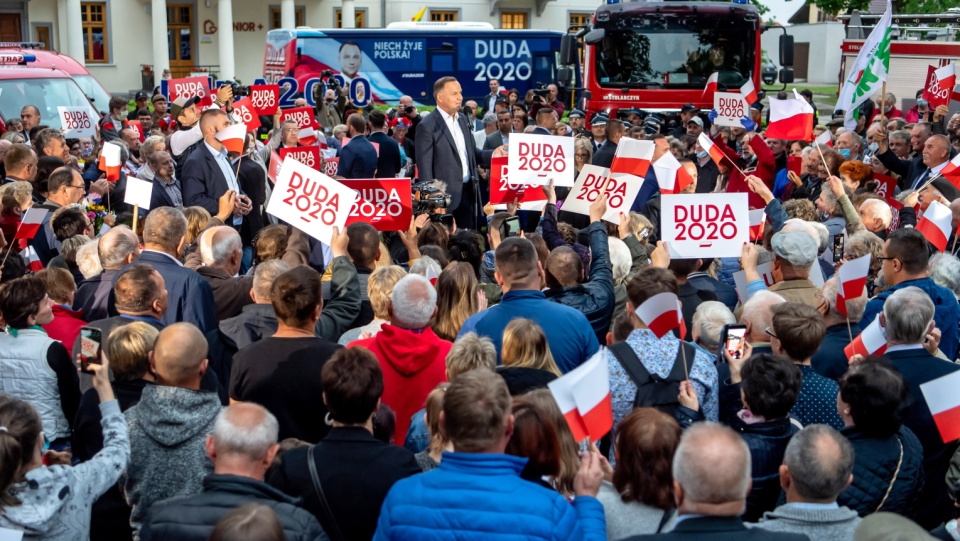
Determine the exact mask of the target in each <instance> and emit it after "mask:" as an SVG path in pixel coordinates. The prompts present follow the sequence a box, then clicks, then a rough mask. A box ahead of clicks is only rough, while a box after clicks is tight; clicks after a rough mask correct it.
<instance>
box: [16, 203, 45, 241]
mask: <svg viewBox="0 0 960 541" xmlns="http://www.w3.org/2000/svg"><path fill="white" fill-rule="evenodd" d="M48 212H50V211H48V210H47V209H41V208H37V207H31V208H29V209H27V212H25V213H24V215H23V218H21V219H20V225H19V226H18V227H17V234H16V235H14V237H13V238H14V239H32V238H33V237H34V236H36V234H37V231H39V230H40V226H41V225H43V218H44V217H45V216H46V215H47V213H48Z"/></svg>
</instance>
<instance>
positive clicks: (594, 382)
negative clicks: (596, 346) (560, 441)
mask: <svg viewBox="0 0 960 541" xmlns="http://www.w3.org/2000/svg"><path fill="white" fill-rule="evenodd" d="M547 387H548V388H549V389H550V393H551V394H552V395H553V399H554V400H556V401H557V406H559V407H560V411H561V412H562V413H563V418H564V419H565V420H566V421H567V424H568V425H569V426H570V431H571V432H573V437H574V439H575V440H577V441H578V442H579V441H583V440H584V439H585V438H590V439H591V440H593V441H598V440H599V439H600V438H602V437H603V436H605V435H606V434H607V433H608V432H610V430H611V429H612V428H613V407H612V404H611V402H610V375H609V373H608V372H607V360H606V358H605V356H604V354H603V350H600V351H598V352H597V353H595V354H594V355H593V357H590V359H589V360H587V362H585V363H583V364H582V365H580V366H578V367H577V368H575V369H573V370H571V371H570V372H568V373H566V374H564V375H563V376H562V377H560V378H559V379H555V380H553V381H551V382H550V383H548V384H547Z"/></svg>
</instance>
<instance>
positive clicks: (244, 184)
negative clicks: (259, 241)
mask: <svg viewBox="0 0 960 541" xmlns="http://www.w3.org/2000/svg"><path fill="white" fill-rule="evenodd" d="M237 184H238V185H239V186H240V191H241V192H243V194H244V195H246V196H247V197H249V198H250V206H251V207H252V208H251V210H250V213H249V214H247V215H246V216H244V217H243V223H241V224H240V239H241V240H242V241H243V245H244V246H251V245H252V244H253V239H254V237H256V236H257V233H259V232H260V230H261V229H263V228H264V226H266V225H268V222H267V219H266V216H265V213H266V203H267V173H266V171H264V170H263V167H262V166H261V165H260V163H259V162H257V161H255V160H252V159H249V158H245V159H241V160H240V172H239V174H238V175H237ZM228 225H229V224H228Z"/></svg>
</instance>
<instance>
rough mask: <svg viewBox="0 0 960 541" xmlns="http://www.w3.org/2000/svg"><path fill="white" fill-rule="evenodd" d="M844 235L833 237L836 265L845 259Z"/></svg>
mask: <svg viewBox="0 0 960 541" xmlns="http://www.w3.org/2000/svg"><path fill="white" fill-rule="evenodd" d="M843 243H844V236H843V235H834V236H833V261H834V263H836V262H837V261H840V260H841V259H843Z"/></svg>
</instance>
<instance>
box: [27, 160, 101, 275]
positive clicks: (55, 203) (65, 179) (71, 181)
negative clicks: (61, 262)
mask: <svg viewBox="0 0 960 541" xmlns="http://www.w3.org/2000/svg"><path fill="white" fill-rule="evenodd" d="M47 187H48V190H49V193H48V194H47V200H46V201H44V202H43V203H41V204H39V205H35V207H36V208H41V209H45V210H47V213H46V214H45V215H44V216H43V221H42V223H41V224H40V230H39V231H37V233H36V234H35V235H34V236H33V238H32V239H30V240H29V242H28V243H29V244H30V246H32V247H33V249H34V250H35V251H36V252H37V257H38V258H39V259H40V262H41V263H43V265H44V266H46V265H47V263H49V262H50V260H51V259H53V258H54V257H56V256H57V255H58V254H59V253H60V241H59V240H57V237H56V235H54V234H53V227H52V226H51V225H50V219H51V218H53V213H54V212H56V211H57V209H59V208H60V207H66V206H70V205H74V204H77V203H79V202H80V201H83V197H84V196H85V195H87V191H86V189H85V188H84V183H83V178H82V177H81V176H80V172H79V171H77V170H76V169H74V168H72V167H60V168H57V169H55V170H54V171H53V172H52V173H50V177H49V178H47Z"/></svg>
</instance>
